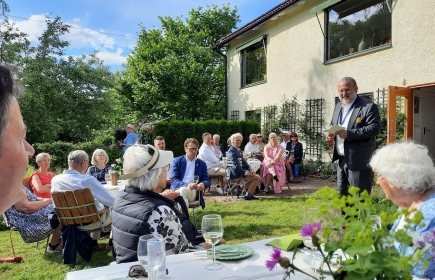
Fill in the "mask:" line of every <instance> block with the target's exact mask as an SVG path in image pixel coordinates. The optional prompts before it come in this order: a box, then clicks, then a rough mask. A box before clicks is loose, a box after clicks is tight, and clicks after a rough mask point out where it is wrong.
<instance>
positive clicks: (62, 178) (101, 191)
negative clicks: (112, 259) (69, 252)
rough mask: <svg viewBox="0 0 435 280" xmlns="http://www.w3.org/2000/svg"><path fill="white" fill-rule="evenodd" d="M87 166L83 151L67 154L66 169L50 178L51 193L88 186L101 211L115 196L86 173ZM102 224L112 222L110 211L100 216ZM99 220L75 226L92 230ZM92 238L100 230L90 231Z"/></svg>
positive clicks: (111, 204) (85, 154)
mask: <svg viewBox="0 0 435 280" xmlns="http://www.w3.org/2000/svg"><path fill="white" fill-rule="evenodd" d="M88 167H89V156H88V154H87V153H86V152H85V151H82V150H76V151H72V152H71V153H69V155H68V170H64V171H63V173H62V174H59V175H56V176H54V177H53V179H52V180H51V193H54V192H65V191H74V190H77V189H85V188H89V189H90V190H91V193H92V195H93V197H94V198H95V200H96V201H95V202H96V203H95V204H96V206H97V210H98V211H101V210H103V209H104V208H106V207H112V206H113V203H114V201H115V197H113V195H112V194H111V193H110V192H108V191H107V190H106V189H105V188H104V187H103V185H102V184H101V183H100V182H98V180H97V179H96V178H95V177H94V176H91V175H86V174H85V173H86V170H87V169H88ZM101 221H102V223H103V226H107V225H110V223H111V222H112V219H111V216H110V212H106V213H104V214H103V215H102V216H101ZM100 227H101V225H100V223H99V222H97V223H92V224H89V225H86V226H80V227H77V228H78V229H80V230H86V231H88V230H94V229H97V228H100ZM91 237H92V239H98V238H99V237H100V232H93V233H91Z"/></svg>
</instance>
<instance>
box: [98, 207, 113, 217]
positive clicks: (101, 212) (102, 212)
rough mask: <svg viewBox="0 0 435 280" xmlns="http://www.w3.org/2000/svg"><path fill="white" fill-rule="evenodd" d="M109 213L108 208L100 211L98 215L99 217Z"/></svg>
mask: <svg viewBox="0 0 435 280" xmlns="http://www.w3.org/2000/svg"><path fill="white" fill-rule="evenodd" d="M109 211H110V209H109V208H104V209H103V210H101V211H100V212H98V214H99V215H100V216H101V215H103V214H104V213H107V212H109Z"/></svg>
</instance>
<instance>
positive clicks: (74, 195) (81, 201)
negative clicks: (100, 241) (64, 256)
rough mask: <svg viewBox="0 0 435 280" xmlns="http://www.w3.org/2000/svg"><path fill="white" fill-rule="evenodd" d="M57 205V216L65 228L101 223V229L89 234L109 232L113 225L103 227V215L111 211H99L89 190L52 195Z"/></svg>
mask: <svg viewBox="0 0 435 280" xmlns="http://www.w3.org/2000/svg"><path fill="white" fill-rule="evenodd" d="M51 196H52V198H53V202H54V205H55V210H56V214H57V216H58V217H59V220H60V222H61V224H62V225H63V226H71V225H73V226H86V225H89V224H92V223H97V222H99V223H100V228H98V229H95V230H90V231H88V232H98V231H102V232H108V231H110V230H111V224H110V225H107V226H105V227H104V226H103V222H102V221H101V215H103V214H104V213H106V212H108V211H109V209H104V210H102V211H100V212H98V211H97V207H96V206H95V199H94V197H93V195H92V193H91V190H90V189H89V188H85V189H77V190H74V191H66V192H55V193H52V194H51Z"/></svg>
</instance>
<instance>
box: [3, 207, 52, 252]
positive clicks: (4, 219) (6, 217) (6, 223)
mask: <svg viewBox="0 0 435 280" xmlns="http://www.w3.org/2000/svg"><path fill="white" fill-rule="evenodd" d="M2 216H3V222H4V223H5V225H6V227H7V228H9V238H10V241H11V246H12V251H13V252H14V244H13V242H12V230H13V229H12V228H13V227H14V225H13V224H11V223H10V222H9V219H8V216H7V214H6V213H3V214H2ZM50 236H51V233H50V234H49V235H47V238H45V237H44V238H43V239H41V240H39V241H37V242H36V246H35V249H38V246H39V242H41V241H42V240H44V239H46V244H45V250H44V254H46V253H47V247H48V241H49V239H50ZM14 255H15V252H14Z"/></svg>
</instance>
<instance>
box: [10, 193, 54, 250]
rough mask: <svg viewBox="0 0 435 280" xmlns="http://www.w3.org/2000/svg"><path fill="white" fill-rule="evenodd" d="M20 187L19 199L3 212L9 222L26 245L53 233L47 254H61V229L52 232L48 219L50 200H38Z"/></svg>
mask: <svg viewBox="0 0 435 280" xmlns="http://www.w3.org/2000/svg"><path fill="white" fill-rule="evenodd" d="M21 187H22V189H23V190H22V197H21V199H20V200H19V201H18V202H17V203H15V204H14V205H13V206H12V207H11V208H9V209H8V210H6V212H5V214H6V216H7V218H8V220H9V222H10V223H11V224H12V225H14V226H15V227H16V228H17V229H18V231H19V232H20V235H21V237H22V238H23V240H24V242H26V243H31V242H36V241H40V240H43V239H45V238H47V236H49V235H50V233H53V234H52V236H51V241H50V243H49V244H48V248H47V252H61V251H62V241H61V240H60V228H61V227H60V226H59V227H58V228H57V229H56V230H54V231H53V230H52V229H51V226H50V221H49V219H48V215H49V214H50V213H51V212H52V211H54V208H53V205H52V204H51V198H43V199H42V200H41V199H38V198H37V197H36V196H35V194H33V193H32V192H31V191H30V190H29V189H28V188H26V187H25V186H23V185H21Z"/></svg>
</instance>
